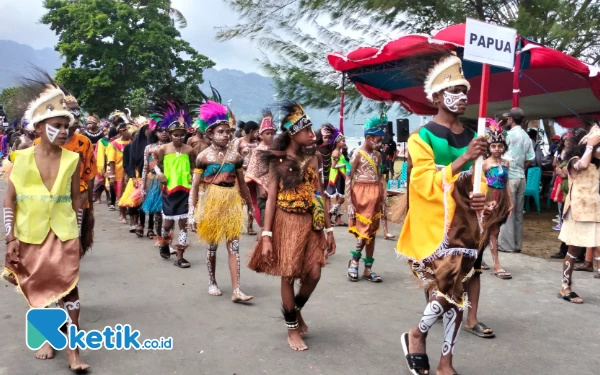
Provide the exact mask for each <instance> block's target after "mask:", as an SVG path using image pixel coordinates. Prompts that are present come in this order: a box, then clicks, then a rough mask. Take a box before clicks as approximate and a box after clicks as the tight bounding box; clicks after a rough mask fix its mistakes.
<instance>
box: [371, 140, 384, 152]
mask: <svg viewBox="0 0 600 375" xmlns="http://www.w3.org/2000/svg"><path fill="white" fill-rule="evenodd" d="M369 143H370V144H371V147H373V149H375V150H379V149H380V148H381V146H382V145H383V142H375V141H369Z"/></svg>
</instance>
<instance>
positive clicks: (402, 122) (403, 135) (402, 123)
mask: <svg viewBox="0 0 600 375" xmlns="http://www.w3.org/2000/svg"><path fill="white" fill-rule="evenodd" d="M409 135H410V130H409V128H408V119H407V118H399V119H397V120H396V142H398V143H405V142H408V136H409Z"/></svg>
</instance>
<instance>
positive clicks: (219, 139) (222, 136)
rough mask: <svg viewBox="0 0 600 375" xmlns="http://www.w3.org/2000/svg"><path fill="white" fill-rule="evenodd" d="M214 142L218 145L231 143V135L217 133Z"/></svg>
mask: <svg viewBox="0 0 600 375" xmlns="http://www.w3.org/2000/svg"><path fill="white" fill-rule="evenodd" d="M213 140H214V141H215V142H218V143H221V142H225V141H229V133H226V132H225V133H215V135H214V138H213Z"/></svg>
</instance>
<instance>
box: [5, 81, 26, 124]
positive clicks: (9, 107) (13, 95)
mask: <svg viewBox="0 0 600 375" xmlns="http://www.w3.org/2000/svg"><path fill="white" fill-rule="evenodd" d="M19 95H20V93H19V88H18V87H7V88H5V89H4V90H2V92H1V93H0V104H2V106H3V107H4V113H5V114H6V121H7V122H13V121H15V120H18V119H19V117H20V116H23V114H24V113H25V108H24V106H23V103H20V101H19ZM0 125H1V124H0Z"/></svg>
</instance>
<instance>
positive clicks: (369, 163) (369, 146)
mask: <svg viewBox="0 0 600 375" xmlns="http://www.w3.org/2000/svg"><path fill="white" fill-rule="evenodd" d="M387 121H388V120H387V116H385V114H383V115H381V116H376V117H373V118H371V119H370V120H369V121H367V123H366V124H365V129H364V131H365V142H364V144H363V145H362V146H360V148H359V149H358V150H356V151H355V152H354V155H353V157H352V161H351V163H352V168H351V171H350V176H348V179H347V185H346V191H347V192H348V225H349V228H348V232H350V233H352V234H353V235H354V236H355V237H356V249H355V250H353V251H350V254H352V259H350V261H349V262H348V279H349V280H350V281H358V264H359V261H360V258H361V257H362V251H363V249H364V248H365V246H366V248H367V253H366V257H365V258H364V259H363V260H364V262H365V270H364V273H363V276H362V278H363V279H364V280H368V281H372V282H374V283H380V282H382V281H383V280H382V279H381V276H379V275H377V274H376V273H375V272H373V271H372V269H371V268H372V267H373V262H374V261H375V259H373V254H374V252H375V235H376V234H377V232H378V231H379V223H380V221H381V220H380V219H381V216H382V213H383V202H384V199H385V192H384V190H383V185H382V183H381V164H382V156H381V153H380V152H379V151H377V150H379V149H380V148H381V142H382V140H383V136H384V135H385V130H386V126H387Z"/></svg>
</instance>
